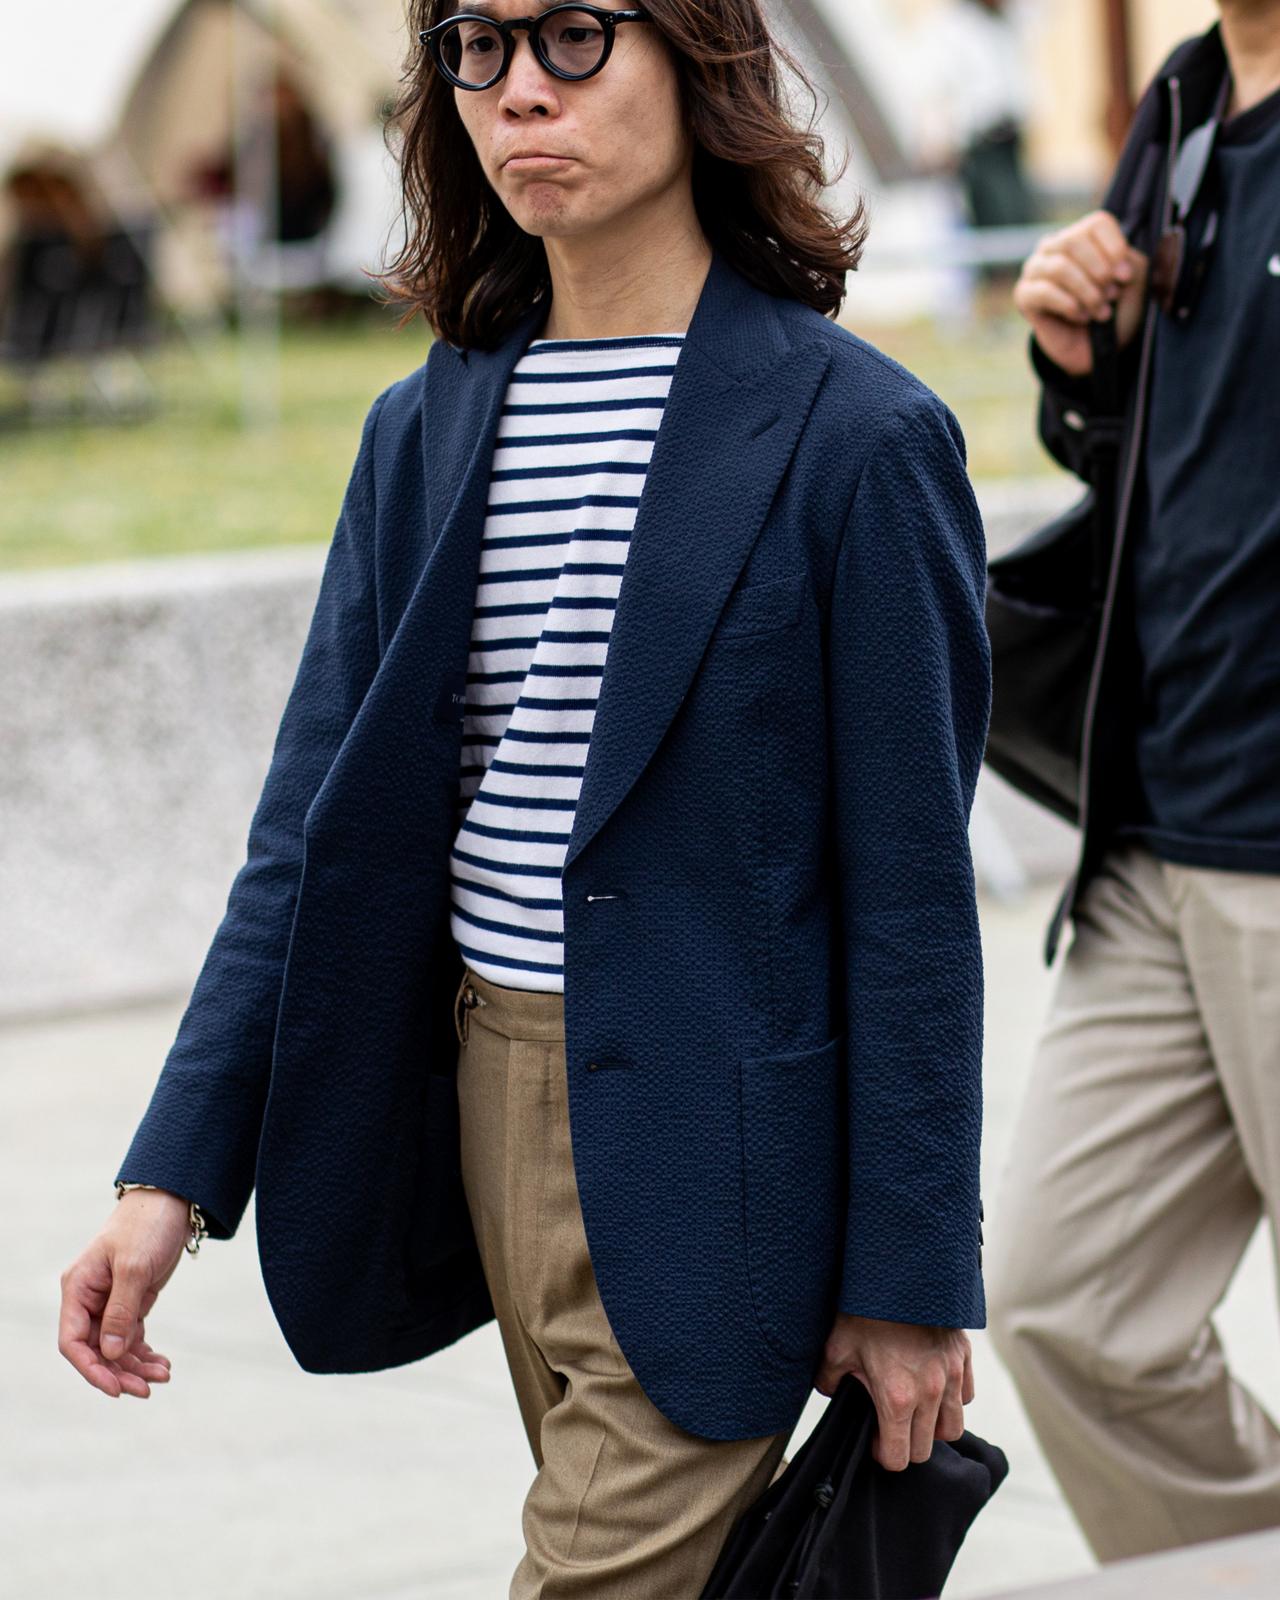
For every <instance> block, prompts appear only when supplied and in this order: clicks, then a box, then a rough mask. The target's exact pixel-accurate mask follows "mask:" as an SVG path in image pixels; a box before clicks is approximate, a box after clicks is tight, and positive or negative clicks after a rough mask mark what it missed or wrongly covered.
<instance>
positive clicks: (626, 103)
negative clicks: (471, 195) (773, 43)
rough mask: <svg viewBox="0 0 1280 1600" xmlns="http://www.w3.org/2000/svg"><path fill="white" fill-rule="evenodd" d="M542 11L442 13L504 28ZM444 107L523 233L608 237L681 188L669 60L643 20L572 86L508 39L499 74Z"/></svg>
mask: <svg viewBox="0 0 1280 1600" xmlns="http://www.w3.org/2000/svg"><path fill="white" fill-rule="evenodd" d="M554 3H555V0H461V3H459V4H457V5H454V6H452V7H450V13H456V12H459V11H474V12H479V13H482V14H484V15H487V16H491V17H493V18H494V20H495V21H498V22H505V21H507V20H508V19H510V18H512V17H520V16H530V15H536V14H537V13H538V12H540V11H545V10H547V9H548V7H549V6H550V5H551V4H554ZM619 9H621V8H619ZM454 101H455V104H456V106H457V110H458V116H459V117H460V118H461V120H462V124H463V126H464V127H465V128H466V130H467V134H468V135H469V137H470V139H471V143H472V145H473V146H474V148H475V152H476V156H477V158H478V159H479V162H480V165H481V167H482V169H483V171H484V174H485V177H486V178H487V179H488V180H489V182H490V184H491V185H492V186H493V188H494V190H495V192H496V193H497V195H498V197H499V199H500V200H501V201H502V203H503V205H504V206H506V208H507V210H508V211H509V212H510V213H511V216H512V217H513V219H514V220H515V222H516V223H517V224H518V225H519V226H520V227H521V228H522V229H523V230H524V231H525V232H526V233H529V234H534V235H536V236H538V237H541V238H563V237H570V236H572V235H575V234H584V233H592V232H597V231H599V230H601V229H608V227H609V226H610V224H611V223H613V222H615V221H616V220H617V219H619V218H620V217H622V216H624V215H626V214H628V213H630V212H633V211H635V210H637V209H643V208H645V207H646V206H647V205H648V204H649V203H650V202H652V201H653V200H655V199H656V198H657V197H660V196H662V195H663V194H664V193H667V192H669V191H672V190H673V189H675V188H677V187H678V186H679V185H680V184H682V183H683V184H687V183H688V182H689V181H690V179H689V168H690V165H691V154H692V153H691V149H690V146H689V141H688V139H687V136H686V134H685V132H684V129H683V125H682V119H681V106H680V89H679V82H678V80H677V77H676V70H675V63H674V61H673V60H672V57H671V52H670V50H669V48H668V46H667V44H666V42H665V40H664V39H663V38H662V36H661V34H660V33H659V32H658V29H657V28H656V27H655V26H654V25H653V24H652V23H639V24H637V23H629V24H627V25H626V26H625V27H620V28H619V29H618V31H617V37H616V39H615V42H614V46H613V53H612V55H611V56H610V57H609V60H608V61H607V62H606V63H605V66H604V69H603V70H602V71H601V72H598V73H597V74H596V75H595V76H594V77H591V78H586V79H584V80H583V81H582V82H580V83H570V82H567V81H565V80H564V79H562V78H557V77H556V76H555V74H554V73H550V72H548V71H546V69H545V68H544V67H543V66H542V65H541V64H540V63H539V61H538V59H537V57H536V56H535V55H534V53H533V48H532V46H531V45H530V43H529V38H528V35H527V34H525V33H518V34H517V35H516V44H515V51H514V53H513V55H512V58H511V66H510V69H509V70H508V72H507V74H506V76H505V77H504V78H502V79H501V80H500V81H499V82H498V83H495V84H494V85H493V86H492V88H489V89H479V90H476V89H455V90H454Z"/></svg>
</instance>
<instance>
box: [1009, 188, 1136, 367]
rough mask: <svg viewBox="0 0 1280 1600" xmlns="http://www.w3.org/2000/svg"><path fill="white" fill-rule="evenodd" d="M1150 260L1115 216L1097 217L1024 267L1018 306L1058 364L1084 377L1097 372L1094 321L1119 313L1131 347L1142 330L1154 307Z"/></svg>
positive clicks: (1067, 231) (1050, 242)
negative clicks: (1149, 297)
mask: <svg viewBox="0 0 1280 1600" xmlns="http://www.w3.org/2000/svg"><path fill="white" fill-rule="evenodd" d="M1147 272H1148V261H1147V258H1146V256H1145V255H1143V253H1142V251H1141V250H1135V249H1134V248H1133V246H1132V245H1131V244H1130V243H1129V241H1128V240H1127V239H1126V238H1125V236H1124V231H1123V229H1122V228H1121V227H1120V224H1119V223H1118V222H1117V221H1116V219H1115V217H1113V216H1112V214H1111V213H1110V212H1109V211H1093V212H1091V213H1090V214H1089V215H1088V216H1087V217H1082V218H1081V219H1080V221H1079V222H1073V223H1072V224H1071V226H1070V227H1069V228H1062V229H1061V230H1060V231H1059V232H1057V233H1050V234H1047V235H1046V236H1045V237H1044V238H1043V239H1041V241H1040V243H1039V244H1038V245H1037V246H1036V249H1035V252H1034V254H1033V255H1031V256H1030V257H1028V259H1027V261H1026V263H1025V264H1024V266H1023V268H1022V275H1021V276H1020V277H1019V279H1018V281H1017V283H1016V284H1015V285H1014V288H1013V303H1014V305H1015V306H1016V307H1017V309H1018V310H1019V311H1020V312H1021V314H1022V315H1023V316H1024V317H1025V318H1026V319H1027V321H1028V322H1029V323H1030V324H1031V330H1032V332H1033V333H1034V334H1035V336H1036V343H1037V344H1039V346H1040V348H1041V349H1042V350H1043V351H1044V353H1045V355H1047V356H1048V357H1049V358H1050V360H1052V361H1056V362H1057V363H1058V365H1059V366H1060V367H1062V368H1063V369H1064V370H1065V371H1067V372H1070V373H1071V374H1072V375H1073V376H1075V377H1082V376H1083V375H1084V374H1085V373H1088V372H1091V371H1092V370H1093V347H1092V346H1091V345H1090V343H1089V324H1090V322H1094V321H1097V322H1105V321H1106V320H1107V318H1108V317H1109V316H1111V314H1112V307H1113V306H1114V307H1115V316H1116V339H1117V342H1118V343H1119V345H1120V348H1121V349H1123V348H1124V346H1125V345H1127V344H1128V343H1129V341H1130V340H1131V339H1132V338H1133V336H1134V334H1135V333H1136V332H1137V331H1138V325H1139V324H1140V323H1141V321H1142V311H1143V307H1144V305H1145V303H1146V294H1147Z"/></svg>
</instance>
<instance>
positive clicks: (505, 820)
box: [450, 334, 684, 993]
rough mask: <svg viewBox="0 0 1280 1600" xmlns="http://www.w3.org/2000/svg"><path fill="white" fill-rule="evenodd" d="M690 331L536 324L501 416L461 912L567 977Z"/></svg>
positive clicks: (487, 941) (476, 678)
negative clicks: (586, 790) (575, 848)
mask: <svg viewBox="0 0 1280 1600" xmlns="http://www.w3.org/2000/svg"><path fill="white" fill-rule="evenodd" d="M683 343H684V339H683V335H680V334H652V335H647V336H644V337H637V338H626V339H562V340H551V339H535V340H534V341H533V343H532V344H530V346H529V348H528V349H527V350H526V352H525V354H524V355H523V357H522V358H521V359H520V361H519V362H518V363H517V365H516V367H515V369H514V371H513V372H512V375H511V381H510V384H509V386H508V389H507V394H506V398H505V403H504V405H503V408H502V415H501V417H500V419H499V424H498V433H497V440H496V444H495V450H494V458H493V469H492V474H491V477H490V488H489V504H488V510H487V513H486V516H485V526H484V541H483V545H482V547H481V553H480V576H479V582H478V584H477V588H476V608H475V615H474V620H473V622H472V626H471V655H470V660H469V662H468V667H467V703H466V714H465V720H464V725H463V740H462V769H461V774H460V796H459V805H458V817H459V827H458V831H457V834H456V836H455V839H454V843H453V849H452V852H451V854H450V878H451V912H450V926H451V929H452V932H453V936H454V939H455V940H456V942H457V945H458V948H459V950H460V951H461V952H462V955H463V957H464V958H465V960H466V961H467V963H468V965H469V966H470V967H471V968H472V969H473V970H474V971H476V972H478V973H480V974H481V976H483V977H486V978H489V979H491V980H492V981H493V982H494V983H500V984H504V985H506V986H507V987H508V988H514V989H539V990H548V991H552V992H559V993H563V991H564V907H563V902H562V900H561V894H560V873H561V869H562V868H563V866H564V858H565V852H566V850H567V848H568V844H569V834H570V832H571V831H572V828H573V817H574V811H575V808H576V806H577V803H578V794H579V791H580V790H581V787H582V774H583V770H584V768H585V766H586V760H587V748H588V745H589V743H590V739H591V728H592V724H593V723H594V721H595V711H596V703H597V701H598V699H599V695H600V682H601V676H602V674H603V671H604V662H605V655H606V653H607V651H608V647H609V635H610V632H611V631H612V628H613V618H614V612H615V610H616V608H617V601H618V591H619V589H620V587H621V584H622V572H623V568H624V566H625V564H626V559H627V551H628V549H629V547H630V543H631V531H632V528H633V527H634V525H635V520H636V512H637V509H638V508H639V505H640V494H641V491H642V490H643V488H644V482H645V475H646V473H647V471H648V468H649V460H650V457H651V456H652V454H653V446H654V441H655V439H656V438H657V434H658V426H659V424H660V423H661V421H662V413H663V408H664V406H665V405H666V400H667V393H668V390H669V389H670V387H671V379H672V375H673V374H674V372H675V365H676V361H677V359H678V357H679V354H680V350H681V347H682V346H683Z"/></svg>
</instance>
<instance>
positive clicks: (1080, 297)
mask: <svg viewBox="0 0 1280 1600" xmlns="http://www.w3.org/2000/svg"><path fill="white" fill-rule="evenodd" d="M1027 276H1028V278H1030V279H1031V280H1033V281H1036V280H1043V281H1045V282H1048V283H1051V284H1053V285H1054V287H1055V288H1058V289H1062V290H1064V291H1065V292H1066V293H1068V294H1070V295H1072V296H1074V298H1075V299H1076V301H1077V302H1078V303H1079V304H1080V305H1081V306H1082V307H1083V308H1084V309H1085V310H1086V311H1087V312H1088V314H1089V315H1090V316H1093V317H1099V318H1101V317H1103V316H1105V315H1106V314H1107V312H1108V311H1110V309H1111V300H1110V299H1109V297H1108V295H1107V293H1106V290H1105V288H1104V287H1103V286H1102V285H1101V284H1099V283H1095V282H1094V280H1093V279H1092V278H1091V277H1090V276H1089V274H1088V273H1087V272H1086V271H1085V270H1084V268H1083V267H1082V266H1081V265H1080V264H1079V262H1078V261H1076V259H1075V258H1074V256H1072V255H1070V254H1068V253H1067V251H1065V250H1053V251H1046V252H1045V253H1044V254H1043V255H1041V256H1033V257H1032V258H1031V260H1030V261H1029V262H1028V263H1027Z"/></svg>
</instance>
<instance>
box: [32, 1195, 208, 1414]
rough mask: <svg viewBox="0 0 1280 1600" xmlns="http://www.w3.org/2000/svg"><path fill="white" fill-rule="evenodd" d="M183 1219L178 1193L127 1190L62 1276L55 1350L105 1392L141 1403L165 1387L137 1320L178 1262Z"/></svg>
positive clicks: (164, 1362) (164, 1364)
mask: <svg viewBox="0 0 1280 1600" xmlns="http://www.w3.org/2000/svg"><path fill="white" fill-rule="evenodd" d="M187 1218H188V1206H187V1202H186V1201H185V1200H184V1199H182V1198H181V1196H179V1195H176V1194H171V1193H170V1192H169V1191H168V1190H167V1189H131V1190H129V1191H128V1192H127V1193H126V1194H124V1195H123V1196H122V1197H121V1198H120V1199H119V1200H117V1201H116V1205H115V1210H114V1211H113V1212H112V1213H111V1217H110V1220H109V1221H108V1223H107V1225H106V1227H105V1228H103V1230H102V1232H101V1233H100V1234H99V1235H98V1237H97V1238H96V1239H94V1240H93V1241H92V1243H91V1244H89V1245H88V1246H86V1248H85V1249H84V1250H83V1251H82V1252H81V1253H80V1255H79V1256H78V1257H77V1258H76V1259H75V1260H74V1261H73V1262H72V1263H71V1265H70V1266H69V1267H68V1268H67V1269H66V1271H65V1272H64V1273H63V1274H62V1279H61V1282H62V1308H61V1313H60V1316H59V1319H58V1349H59V1350H60V1351H61V1353H62V1354H63V1355H64V1356H66V1358H67V1360H68V1361H69V1362H70V1363H71V1365H72V1366H73V1367H74V1368H75V1369H76V1371H77V1372H78V1373H79V1374H80V1376H81V1377H82V1378H84V1380H85V1381H86V1383H91V1384H92V1385H93V1387H94V1388H95V1389H101V1390H102V1392H103V1393H104V1394H109V1395H112V1396H114V1397H115V1398H117V1399H118V1398H119V1397H120V1395H122V1394H131V1395H134V1396H136V1397H137V1398H138V1399H139V1400H145V1399H146V1398H147V1397H148V1396H149V1395H150V1393H151V1389H150V1385H151V1384H152V1383H167V1382H168V1379H169V1358H168V1356H162V1355H161V1354H160V1353H159V1351H158V1350H153V1349H152V1348H151V1346H150V1345H149V1344H148V1343H147V1341H146V1339H145V1338H144V1337H143V1323H142V1319H143V1317H144V1316H145V1315H146V1314H147V1312H149V1311H150V1310H151V1307H152V1306H153V1305H154V1304H155V1302H156V1296H157V1295H158V1294H159V1293H160V1291H161V1289H163V1288H164V1286H165V1284H166V1283H168V1281H169V1279H170V1278H171V1277H172V1276H173V1272H174V1268H175V1267H176V1266H177V1265H178V1262H179V1261H180V1260H181V1259H182V1252H183V1248H184V1246H185V1244H186V1238H187Z"/></svg>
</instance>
